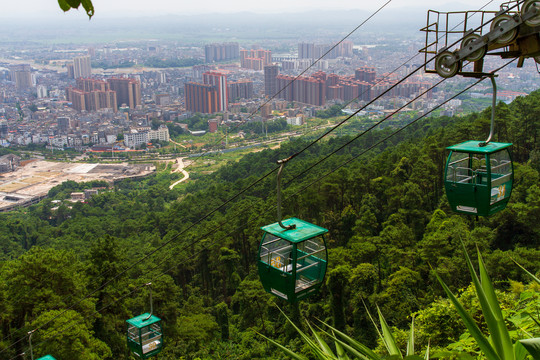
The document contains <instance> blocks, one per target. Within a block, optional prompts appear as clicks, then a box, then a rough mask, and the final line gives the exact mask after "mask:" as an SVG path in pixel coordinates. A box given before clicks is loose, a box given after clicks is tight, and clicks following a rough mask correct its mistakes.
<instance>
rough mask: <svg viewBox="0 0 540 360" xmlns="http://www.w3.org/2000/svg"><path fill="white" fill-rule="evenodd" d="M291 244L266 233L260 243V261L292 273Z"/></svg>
mask: <svg viewBox="0 0 540 360" xmlns="http://www.w3.org/2000/svg"><path fill="white" fill-rule="evenodd" d="M292 250H293V245H292V244H291V243H290V242H289V241H286V240H283V239H281V238H279V237H277V236H274V235H272V234H266V236H265V237H264V241H263V243H262V244H261V255H260V256H261V261H262V262H264V263H266V264H268V265H270V266H272V267H274V268H276V269H279V270H281V271H283V272H286V273H289V274H290V273H292V258H291V255H292Z"/></svg>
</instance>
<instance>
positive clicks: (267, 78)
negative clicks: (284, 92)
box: [264, 65, 279, 97]
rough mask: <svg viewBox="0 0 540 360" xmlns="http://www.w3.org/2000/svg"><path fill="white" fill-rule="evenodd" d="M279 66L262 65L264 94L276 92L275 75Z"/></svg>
mask: <svg viewBox="0 0 540 360" xmlns="http://www.w3.org/2000/svg"><path fill="white" fill-rule="evenodd" d="M278 73H279V67H278V66H277V65H266V66H265V67H264V95H266V96H268V97H272V96H274V95H275V94H276V92H277V80H276V78H277V76H278Z"/></svg>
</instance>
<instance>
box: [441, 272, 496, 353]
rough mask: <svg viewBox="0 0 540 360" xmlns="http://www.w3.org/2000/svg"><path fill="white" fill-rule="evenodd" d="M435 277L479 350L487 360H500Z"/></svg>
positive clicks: (449, 292) (456, 301)
mask: <svg viewBox="0 0 540 360" xmlns="http://www.w3.org/2000/svg"><path fill="white" fill-rule="evenodd" d="M435 276H436V277H437V280H438V281H439V283H440V284H441V286H442V287H443V289H444V292H445V293H446V295H447V296H448V298H449V299H450V302H452V304H453V305H454V307H455V308H456V310H457V312H458V314H459V316H460V317H461V319H462V320H463V323H464V324H465V326H466V327H467V330H469V333H470V334H471V335H472V336H473V337H474V338H475V340H476V342H477V343H478V346H479V347H480V349H481V350H482V351H483V352H484V354H485V355H486V357H487V359H488V360H502V359H501V358H500V357H499V355H498V354H497V353H496V352H495V349H493V347H492V346H491V344H490V343H489V341H488V339H487V338H486V337H485V336H484V334H482V331H480V329H479V328H478V325H476V322H475V321H474V320H473V318H472V317H471V316H470V315H469V314H468V313H467V311H466V310H465V308H464V307H463V305H461V303H460V302H459V301H458V299H457V298H456V297H455V295H454V294H453V293H452V291H450V289H449V288H448V286H446V284H445V283H444V281H443V280H442V279H441V277H440V276H439V274H437V272H435Z"/></svg>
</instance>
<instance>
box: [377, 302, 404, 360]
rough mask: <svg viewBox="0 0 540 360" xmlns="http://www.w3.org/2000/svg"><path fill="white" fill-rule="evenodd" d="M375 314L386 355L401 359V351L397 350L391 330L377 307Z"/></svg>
mask: <svg viewBox="0 0 540 360" xmlns="http://www.w3.org/2000/svg"><path fill="white" fill-rule="evenodd" d="M377 312H378V313H379V321H380V322H381V329H382V333H383V341H384V345H385V346H386V349H387V350H388V353H389V354H390V355H397V356H399V357H400V359H403V355H402V354H401V351H399V348H398V346H397V344H396V339H395V338H394V335H393V334H392V330H390V326H388V324H387V323H386V320H385V319H384V316H383V314H382V313H381V309H379V307H378V306H377Z"/></svg>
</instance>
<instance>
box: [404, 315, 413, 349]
mask: <svg viewBox="0 0 540 360" xmlns="http://www.w3.org/2000/svg"><path fill="white" fill-rule="evenodd" d="M406 355H407V356H409V355H414V316H413V317H412V321H411V331H410V332H409V340H407V354H406Z"/></svg>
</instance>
